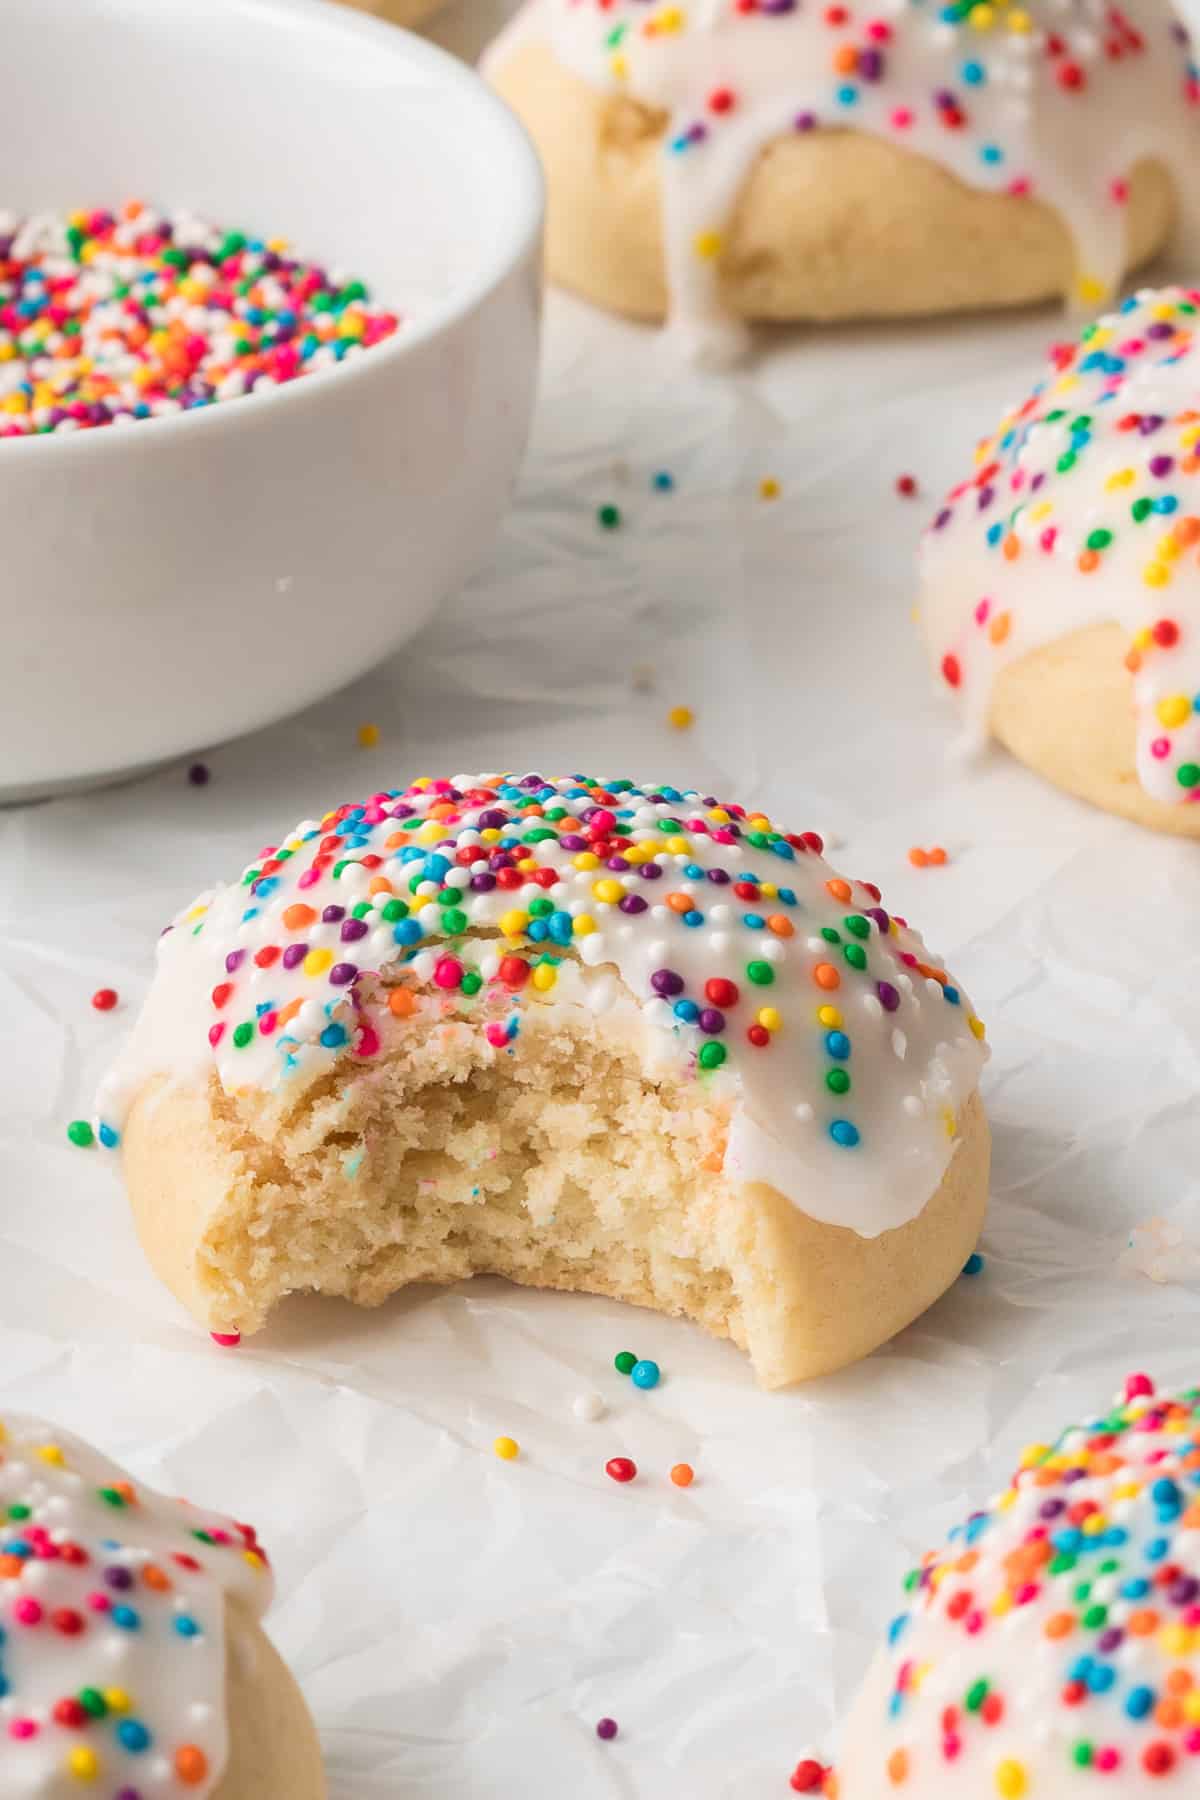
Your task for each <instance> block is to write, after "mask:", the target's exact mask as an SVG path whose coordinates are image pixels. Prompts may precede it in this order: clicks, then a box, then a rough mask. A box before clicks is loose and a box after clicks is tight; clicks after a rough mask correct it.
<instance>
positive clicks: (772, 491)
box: [758, 475, 779, 500]
mask: <svg viewBox="0 0 1200 1800" xmlns="http://www.w3.org/2000/svg"><path fill="white" fill-rule="evenodd" d="M758 497H759V499H760V500H778V498H779V483H778V482H777V481H776V479H775V477H774V476H773V475H764V476H763V478H762V480H761V481H760V482H759V484H758Z"/></svg>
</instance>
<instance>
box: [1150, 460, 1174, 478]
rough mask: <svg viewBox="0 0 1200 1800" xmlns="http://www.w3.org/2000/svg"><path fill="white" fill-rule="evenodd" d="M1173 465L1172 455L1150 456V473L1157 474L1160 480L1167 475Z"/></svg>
mask: <svg viewBox="0 0 1200 1800" xmlns="http://www.w3.org/2000/svg"><path fill="white" fill-rule="evenodd" d="M1174 467H1175V458H1174V457H1173V456H1152V457H1151V458H1150V473H1151V474H1152V475H1157V476H1158V479H1159V480H1160V481H1161V480H1162V479H1163V478H1164V476H1167V475H1169V474H1170V473H1171V470H1172V469H1173V468H1174Z"/></svg>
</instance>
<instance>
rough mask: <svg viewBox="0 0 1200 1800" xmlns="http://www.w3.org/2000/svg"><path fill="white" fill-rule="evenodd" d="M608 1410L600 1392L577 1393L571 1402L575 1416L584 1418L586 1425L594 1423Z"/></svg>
mask: <svg viewBox="0 0 1200 1800" xmlns="http://www.w3.org/2000/svg"><path fill="white" fill-rule="evenodd" d="M607 1410H608V1409H607V1407H606V1406H605V1404H604V1402H603V1400H602V1399H601V1398H600V1396H599V1394H577V1395H576V1396H575V1399H574V1400H573V1401H572V1403H571V1411H572V1412H573V1413H574V1414H575V1417H576V1418H577V1419H582V1420H583V1422H584V1424H586V1425H594V1424H595V1422H596V1420H597V1419H602V1418H603V1417H604V1415H605V1413H606V1412H607Z"/></svg>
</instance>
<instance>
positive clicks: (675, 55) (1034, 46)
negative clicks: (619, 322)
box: [485, 0, 1200, 333]
mask: <svg viewBox="0 0 1200 1800" xmlns="http://www.w3.org/2000/svg"><path fill="white" fill-rule="evenodd" d="M485 68H486V71H487V73H488V74H489V75H490V77H491V79H492V80H493V81H494V83H495V85H496V86H497V87H498V88H499V90H500V92H501V93H502V94H503V95H504V96H505V97H506V98H507V99H508V100H509V102H510V103H511V105H512V106H513V107H514V108H515V109H516V111H517V112H518V113H519V114H520V116H521V117H522V118H523V119H524V121H525V123H526V125H527V126H528V127H529V130H530V131H531V133H532V135H533V138H534V140H535V142H536V143H537V145H538V148H539V150H540V151H541V154H542V159H543V162H544V164H545V167H546V174H547V179H548V184H549V224H548V267H549V272H550V275H551V277H552V278H553V279H554V280H556V281H559V282H561V283H562V284H563V285H564V286H566V287H569V288H573V289H575V290H576V291H577V292H578V293H580V294H583V295H584V296H586V297H587V298H588V299H590V300H593V301H596V302H597V303H598V304H600V305H601V306H606V307H610V308H612V309H613V310H615V311H617V312H622V313H628V314H631V315H633V316H634V317H637V318H647V319H658V318H662V317H663V316H664V315H665V314H671V315H673V316H674V317H675V318H676V319H678V320H679V321H680V322H681V323H682V324H684V325H685V326H686V327H688V328H689V329H690V330H692V331H697V332H700V333H704V332H706V331H707V332H711V331H712V330H713V329H714V328H718V329H719V326H720V322H721V321H726V322H727V321H729V320H730V319H734V318H740V319H777V320H778V319H783V320H787V319H807V320H838V319H863V318H879V317H892V316H905V315H908V316H912V315H917V314H934V313H945V312H958V311H962V310H964V309H970V308H978V307H996V306H1012V305H1020V304H1024V303H1028V302H1031V301H1036V300H1043V299H1046V298H1052V297H1056V296H1060V295H1065V296H1067V297H1069V298H1070V299H1072V300H1075V301H1078V302H1082V303H1083V304H1084V305H1095V304H1100V303H1102V302H1103V301H1104V300H1105V299H1106V298H1108V297H1109V296H1111V295H1112V294H1113V293H1114V292H1115V290H1116V287H1117V285H1118V283H1119V282H1120V279H1121V277H1122V275H1123V274H1124V272H1125V271H1126V270H1127V269H1129V268H1131V267H1134V266H1136V265H1137V264H1139V263H1140V262H1142V261H1144V260H1145V259H1146V258H1147V257H1148V256H1149V255H1151V254H1152V253H1153V252H1154V251H1155V250H1157V249H1158V248H1159V247H1160V246H1161V245H1162V244H1163V243H1164V241H1165V240H1166V238H1167V236H1168V234H1169V232H1170V229H1171V225H1172V221H1173V217H1174V214H1175V211H1176V206H1177V203H1178V202H1181V201H1182V200H1183V199H1185V198H1186V197H1187V195H1188V194H1189V193H1190V188H1191V172H1192V170H1193V169H1194V167H1195V158H1196V155H1197V151H1198V150H1200V116H1198V112H1197V108H1198V105H1200V76H1198V73H1197V65H1196V62H1195V60H1194V59H1193V56H1192V52H1191V50H1190V48H1189V43H1188V35H1187V32H1186V30H1185V28H1184V26H1183V25H1182V24H1181V23H1180V22H1179V20H1178V18H1177V16H1176V15H1175V13H1174V12H1173V10H1172V8H1171V6H1170V5H1169V4H1168V0H1145V3H1144V4H1141V5H1139V6H1137V7H1132V8H1129V9H1128V10H1125V11H1123V10H1122V9H1121V8H1120V7H1118V6H1115V5H1111V4H1109V3H1108V0H1025V3H1024V4H1016V0H950V4H948V5H944V4H941V3H940V0H882V3H881V4H879V5H875V6H870V5H869V6H866V7H865V8H864V7H861V6H848V5H821V4H817V3H815V0H527V4H526V6H525V8H524V10H523V11H522V12H521V13H520V14H519V15H518V17H517V19H516V20H515V21H514V23H513V24H512V25H511V26H510V27H509V28H508V30H507V31H506V32H504V33H503V34H502V35H501V37H500V38H499V39H498V40H497V42H496V43H495V45H494V46H493V47H492V49H491V50H490V52H489V53H488V57H487V60H486V63H485Z"/></svg>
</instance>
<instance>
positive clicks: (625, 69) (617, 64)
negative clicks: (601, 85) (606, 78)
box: [608, 56, 629, 81]
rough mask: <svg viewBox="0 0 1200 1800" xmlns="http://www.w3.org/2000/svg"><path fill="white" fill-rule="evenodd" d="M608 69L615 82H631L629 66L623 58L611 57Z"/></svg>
mask: <svg viewBox="0 0 1200 1800" xmlns="http://www.w3.org/2000/svg"><path fill="white" fill-rule="evenodd" d="M608 67H609V72H610V74H611V75H612V77H613V80H614V81H628V80H629V64H628V63H627V62H626V60H625V58H624V57H623V56H611V57H609V60H608Z"/></svg>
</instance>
